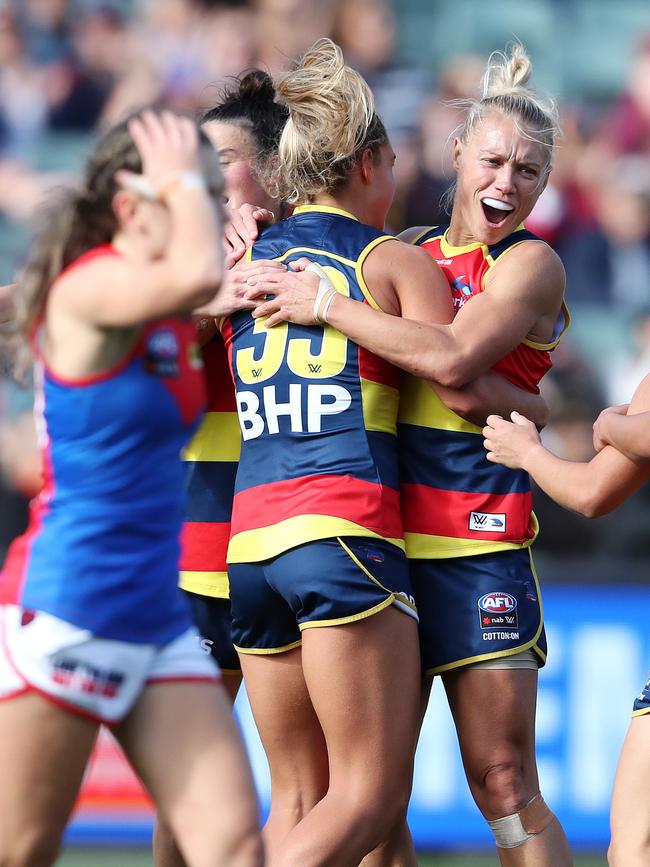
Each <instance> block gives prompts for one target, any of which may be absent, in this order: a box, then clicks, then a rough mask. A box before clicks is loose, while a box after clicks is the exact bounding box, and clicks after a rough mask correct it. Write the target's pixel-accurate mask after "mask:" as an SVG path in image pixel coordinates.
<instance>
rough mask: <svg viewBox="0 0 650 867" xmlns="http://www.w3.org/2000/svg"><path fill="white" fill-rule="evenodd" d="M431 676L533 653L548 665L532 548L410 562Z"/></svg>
mask: <svg viewBox="0 0 650 867" xmlns="http://www.w3.org/2000/svg"><path fill="white" fill-rule="evenodd" d="M410 569H411V584H412V587H413V595H414V597H415V600H416V602H417V606H418V617H419V620H420V651H421V654H422V668H423V670H424V671H425V672H426V674H428V675H434V674H441V673H442V672H445V671H450V670H451V669H455V668H460V667H461V666H466V665H472V664H474V663H478V662H483V661H485V660H489V659H490V660H491V659H498V658H500V657H506V656H511V655H515V654H518V653H521V652H522V651H525V650H528V649H532V650H533V652H534V653H535V655H536V657H537V658H538V662H539V666H540V667H541V666H542V665H544V662H545V661H546V635H545V632H544V619H543V612H542V599H541V595H540V588H539V581H538V580H537V575H536V573H535V568H534V566H533V561H532V557H531V554H530V550H529V549H528V548H523V549H520V548H518V549H514V550H506V551H499V552H498V553H496V554H479V555H476V556H474V557H454V558H449V559H439V560H411V561H410Z"/></svg>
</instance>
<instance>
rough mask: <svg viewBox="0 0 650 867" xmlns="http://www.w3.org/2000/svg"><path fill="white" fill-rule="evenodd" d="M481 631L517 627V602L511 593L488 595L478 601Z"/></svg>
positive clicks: (498, 592)
mask: <svg viewBox="0 0 650 867" xmlns="http://www.w3.org/2000/svg"><path fill="white" fill-rule="evenodd" d="M478 609H479V619H480V622H481V629H492V628H493V627H495V626H508V627H517V600H516V599H515V597H514V596H511V595H510V594H509V593H502V592H500V591H495V592H493V593H486V594H485V596H481V598H480V599H479V601H478Z"/></svg>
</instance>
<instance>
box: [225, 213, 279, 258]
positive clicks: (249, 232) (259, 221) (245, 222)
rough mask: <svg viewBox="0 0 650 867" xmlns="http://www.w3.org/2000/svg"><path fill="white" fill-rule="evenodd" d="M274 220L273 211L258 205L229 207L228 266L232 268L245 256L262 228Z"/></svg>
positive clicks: (226, 242)
mask: <svg viewBox="0 0 650 867" xmlns="http://www.w3.org/2000/svg"><path fill="white" fill-rule="evenodd" d="M274 222H275V214H274V213H273V211H269V210H268V209H267V208H260V207H258V206H257V205H241V206H240V207H239V208H235V209H229V211H228V222H227V223H226V226H225V230H224V234H225V245H226V266H227V267H228V268H232V266H233V265H234V264H235V263H236V262H238V261H239V260H240V259H241V258H242V257H243V256H244V254H245V253H246V250H247V249H248V247H250V246H252V245H253V244H254V243H255V241H257V239H258V238H259V234H260V230H261V229H262V228H263V227H264V226H268V225H271V224H272V223H274Z"/></svg>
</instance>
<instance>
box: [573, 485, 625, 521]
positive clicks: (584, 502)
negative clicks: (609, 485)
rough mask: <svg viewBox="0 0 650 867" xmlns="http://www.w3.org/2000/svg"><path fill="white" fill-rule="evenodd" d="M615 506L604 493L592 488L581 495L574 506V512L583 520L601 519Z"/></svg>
mask: <svg viewBox="0 0 650 867" xmlns="http://www.w3.org/2000/svg"><path fill="white" fill-rule="evenodd" d="M615 505H616V503H614V502H612V501H611V498H609V497H608V496H607V495H606V494H605V492H604V491H601V490H599V489H598V488H593V489H590V490H587V491H585V492H584V493H583V495H582V497H581V498H580V501H579V502H578V503H577V504H576V511H577V512H579V513H580V514H581V515H582V516H583V517H585V518H590V519H593V518H602V516H603V515H607V514H609V512H611V511H612V510H613V509H614V507H615Z"/></svg>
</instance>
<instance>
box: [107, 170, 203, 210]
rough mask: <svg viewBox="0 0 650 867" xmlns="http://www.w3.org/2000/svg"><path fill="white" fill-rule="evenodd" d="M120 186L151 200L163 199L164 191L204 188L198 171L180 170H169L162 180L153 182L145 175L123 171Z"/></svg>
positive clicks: (201, 176)
mask: <svg viewBox="0 0 650 867" xmlns="http://www.w3.org/2000/svg"><path fill="white" fill-rule="evenodd" d="M120 186H121V187H122V188H123V189H125V190H131V191H132V192H134V193H137V194H138V195H139V196H142V198H143V199H149V200H150V201H152V202H156V201H160V200H162V199H164V197H165V193H166V192H168V191H170V190H173V189H180V190H205V189H206V183H205V178H204V177H203V175H202V174H201V173H200V172H193V171H189V170H188V171H182V172H171V173H170V174H169V175H167V176H166V177H164V178H163V179H162V181H160V182H159V183H157V184H154V183H153V181H151V180H149V178H148V177H147V176H146V175H136V174H133V173H131V172H128V173H126V172H125V173H124V175H123V176H122V177H121V178H120Z"/></svg>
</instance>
